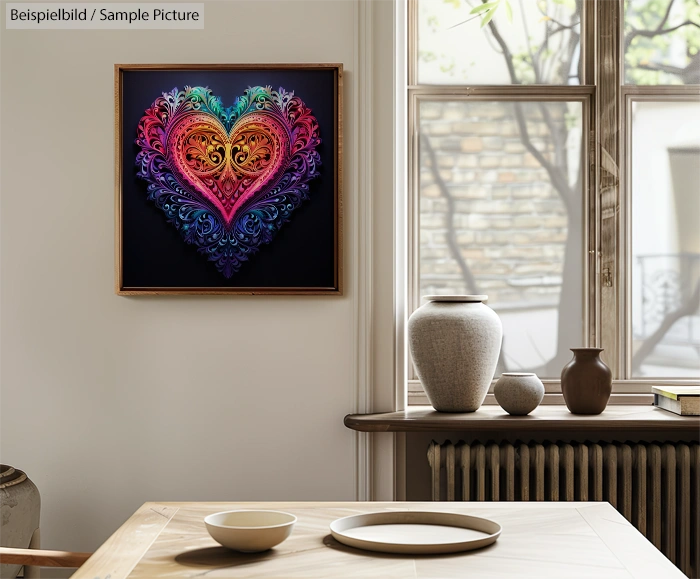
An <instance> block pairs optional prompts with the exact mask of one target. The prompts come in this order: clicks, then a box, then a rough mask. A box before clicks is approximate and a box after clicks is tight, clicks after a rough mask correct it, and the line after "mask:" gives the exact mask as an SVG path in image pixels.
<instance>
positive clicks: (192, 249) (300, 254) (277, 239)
mask: <svg viewBox="0 0 700 579" xmlns="http://www.w3.org/2000/svg"><path fill="white" fill-rule="evenodd" d="M342 78H343V67H342V65H341V64H274V65H272V64H263V65H222V64H213V65H191V64H187V65H169V64H165V65H143V64H137V65H120V64H118V65H115V101H116V105H115V106H116V126H115V134H116V213H117V224H116V238H117V239H116V253H117V257H116V292H117V293H118V294H120V295H139V294H287V295H289V294H300V295H318V294H337V295H339V294H341V293H342V194H341V181H342V149H341V143H342V119H343V116H342Z"/></svg>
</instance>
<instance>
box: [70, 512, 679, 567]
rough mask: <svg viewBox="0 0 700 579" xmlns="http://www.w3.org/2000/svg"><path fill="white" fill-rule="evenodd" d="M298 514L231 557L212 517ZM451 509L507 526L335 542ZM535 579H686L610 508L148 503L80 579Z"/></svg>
mask: <svg viewBox="0 0 700 579" xmlns="http://www.w3.org/2000/svg"><path fill="white" fill-rule="evenodd" d="M260 508H262V509H277V510H284V511H288V512H290V513H293V514H295V515H296V516H297V517H298V522H297V524H296V526H295V528H294V532H293V533H292V536H291V537H290V538H289V539H287V540H286V541H285V542H284V543H282V544H281V545H278V546H277V547H275V548H274V549H272V550H271V551H268V552H266V553H258V554H247V555H246V554H243V553H236V552H234V551H229V550H227V549H224V548H223V547H219V546H218V544H217V543H216V542H215V541H214V540H213V539H212V538H211V537H209V535H208V534H207V531H206V529H205V527H204V522H203V518H204V517H205V516H206V515H208V514H210V513H215V512H218V511H224V510H233V509H260ZM395 509H411V510H433V511H451V512H463V513H468V514H474V515H477V516H483V517H488V518H491V519H494V520H496V521H498V522H499V523H501V525H502V526H503V533H502V535H501V537H500V538H499V539H498V541H497V542H496V543H495V544H494V545H492V546H490V547H486V548H485V549H482V550H480V551H472V552H468V553H459V554H454V555H439V556H437V555H436V556H416V557H412V556H405V555H388V554H381V553H370V552H367V551H361V550H357V549H353V548H350V547H346V546H344V545H341V544H340V543H338V542H337V541H335V540H334V539H333V538H332V537H331V536H330V531H329V529H328V526H329V524H330V523H331V521H333V520H334V519H336V518H339V517H344V516H347V515H351V514H356V513H363V512H368V511H381V510H395ZM201 576H204V577H207V578H212V579H213V578H221V577H266V578H270V577H299V578H302V577H303V578H314V577H323V578H330V577H333V578H336V577H338V578H343V577H363V578H364V577H400V578H407V577H426V578H427V577H441V578H448V577H472V578H475V579H476V578H478V579H488V578H492V577H518V579H523V578H527V577H531V578H533V579H534V578H536V579H547V578H552V579H562V578H564V577H566V578H567V579H574V578H585V577H592V578H595V579H603V578H605V579H613V578H621V577H626V578H631V577H637V578H642V577H644V578H647V577H648V578H649V579H661V578H663V579H673V578H679V579H680V578H683V577H685V575H683V574H682V573H681V572H680V571H679V570H678V569H677V568H676V567H675V566H674V565H673V564H671V563H670V562H669V561H668V560H667V559H666V558H665V557H664V556H663V555H662V554H661V553H660V552H659V551H657V550H656V549H655V548H654V547H653V546H652V544H651V543H649V542H648V541H647V540H646V539H645V538H644V537H643V536H642V535H641V534H640V533H639V532H638V531H637V530H636V529H635V528H634V527H633V526H632V525H630V524H629V523H628V522H627V521H626V520H625V519H624V518H623V517H622V515H620V514H619V513H618V512H617V511H616V510H615V509H614V508H613V507H611V506H610V505H609V504H608V503H564V502H561V503H517V502H516V503H447V502H440V503H439V502H430V503H354V502H347V503H293V502H287V503H146V504H144V505H143V506H142V507H141V508H140V509H139V510H138V511H136V513H135V514H134V515H132V516H131V518H130V519H129V520H127V521H126V523H124V524H123V525H122V526H121V528H120V529H118V530H117V532H116V533H114V535H112V536H111V537H110V538H109V539H108V540H107V542H105V544H104V545H102V546H101V547H100V548H99V549H98V550H97V551H96V552H95V554H94V555H93V556H92V557H91V558H90V559H89V560H88V561H87V562H86V563H85V565H83V567H81V568H80V569H79V570H78V571H77V572H76V573H75V575H73V577H74V579H108V578H109V579H123V578H126V577H129V578H130V579H160V578H165V577H168V578H176V577H177V578H179V577H201Z"/></svg>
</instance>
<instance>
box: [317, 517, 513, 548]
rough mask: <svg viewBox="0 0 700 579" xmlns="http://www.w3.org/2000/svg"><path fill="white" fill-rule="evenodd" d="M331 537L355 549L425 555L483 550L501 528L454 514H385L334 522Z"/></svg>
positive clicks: (475, 518)
mask: <svg viewBox="0 0 700 579" xmlns="http://www.w3.org/2000/svg"><path fill="white" fill-rule="evenodd" d="M331 534H332V535H333V537H334V538H335V539H336V540H337V541H339V542H340V543H343V544H344V545H348V546H350V547H357V548H358V549H365V550H368V551H379V552H382V553H403V554H411V555H427V554H436V553H458V552H460V551H471V550H473V549H480V548H481V547H486V546H487V545H490V544H491V543H494V542H495V541H496V539H498V536H499V535H500V534H501V525H499V524H498V523H496V522H494V521H491V520H489V519H482V518H480V517H472V516H470V515H462V514H458V513H436V512H429V511H389V512H385V513H367V514H363V515H351V516H349V517H343V518H342V519H336V520H335V521H333V522H332V523H331Z"/></svg>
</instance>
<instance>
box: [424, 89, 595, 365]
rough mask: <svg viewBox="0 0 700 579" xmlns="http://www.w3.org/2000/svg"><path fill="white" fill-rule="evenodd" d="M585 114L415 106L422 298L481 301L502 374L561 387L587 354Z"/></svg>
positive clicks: (523, 106)
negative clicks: (560, 380) (492, 325)
mask: <svg viewBox="0 0 700 579" xmlns="http://www.w3.org/2000/svg"><path fill="white" fill-rule="evenodd" d="M581 112H582V111H581V105H580V103H565V102H548V103H514V102H475V101H469V102H466V101H458V102H445V101H437V102H436V101H423V102H421V104H420V108H419V114H420V133H421V137H420V138H421V140H420V151H421V153H420V264H419V266H420V291H421V295H427V294H465V293H466V294H487V295H488V296H489V302H488V304H489V306H491V307H492V308H493V309H494V310H495V311H496V312H497V313H498V314H499V316H500V317H501V321H502V322H503V329H504V338H503V350H502V355H501V360H500V361H499V367H498V371H499V372H503V371H514V370H515V371H518V370H523V371H532V372H537V374H538V375H539V376H541V377H544V378H554V377H558V376H559V375H560V373H561V369H562V367H563V366H564V364H565V363H566V362H567V361H568V360H569V359H570V358H571V352H570V351H569V348H571V347H576V346H579V345H581V344H582V343H583V342H582V339H583V314H582V296H583V280H582V271H583V269H582V264H583V259H582V231H583V215H582V184H581V170H580V169H581V166H580V165H581V143H582V135H581V132H582V131H581V126H582V125H581ZM520 126H522V127H524V128H526V130H522V131H521V129H520V128H519V127H520Z"/></svg>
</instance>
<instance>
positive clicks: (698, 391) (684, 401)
mask: <svg viewBox="0 0 700 579" xmlns="http://www.w3.org/2000/svg"><path fill="white" fill-rule="evenodd" d="M651 391H652V393H653V394H654V406H658V407H659V408H663V409H664V410H668V411H669V412H674V413H675V414H680V415H681V416H700V387H698V386H653V387H652V389H651Z"/></svg>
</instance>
